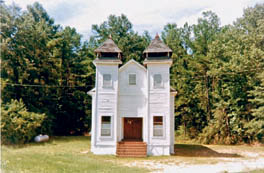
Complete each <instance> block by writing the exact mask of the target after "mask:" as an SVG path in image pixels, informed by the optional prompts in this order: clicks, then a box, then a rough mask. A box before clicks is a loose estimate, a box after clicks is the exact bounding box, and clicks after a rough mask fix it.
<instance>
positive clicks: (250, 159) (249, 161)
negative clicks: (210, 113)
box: [121, 144, 264, 173]
mask: <svg viewBox="0 0 264 173" xmlns="http://www.w3.org/2000/svg"><path fill="white" fill-rule="evenodd" d="M247 149H248V150H247ZM252 150H253V151H252ZM175 151H178V153H177V154H175V155H173V156H168V157H150V158H147V159H144V160H134V161H132V160H130V161H127V160H126V161H124V160H123V161H124V162H123V161H122V160H121V162H122V163H121V164H123V165H125V166H128V167H142V168H147V169H149V170H150V171H151V172H155V173H159V172H169V173H170V172H177V173H190V172H210V173H219V172H248V171H251V170H256V169H264V152H263V151H264V148H263V147H259V148H257V149H256V148H245V147H244V146H243V147H235V146H230V147H228V146H213V147H212V148H210V147H209V146H202V145H187V144H186V145H178V148H177V149H176V150H175Z"/></svg>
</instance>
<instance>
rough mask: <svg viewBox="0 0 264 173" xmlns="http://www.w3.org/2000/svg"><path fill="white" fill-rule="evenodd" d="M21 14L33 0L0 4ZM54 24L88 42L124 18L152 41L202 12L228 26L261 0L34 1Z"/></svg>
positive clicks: (194, 18) (9, 1) (7, 0)
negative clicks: (112, 18)
mask: <svg viewBox="0 0 264 173" xmlns="http://www.w3.org/2000/svg"><path fill="white" fill-rule="evenodd" d="M4 1H5V3H6V4H8V5H10V4H12V3H13V2H14V3H15V4H17V5H18V6H20V7H21V8H22V9H23V10H25V9H26V6H27V5H30V4H33V3H34V2H35V1H36V0H4ZM38 2H39V3H40V4H42V6H43V7H44V9H45V10H46V11H47V12H48V14H49V15H50V16H51V17H52V18H54V19H55V23H57V24H60V25H62V26H71V27H74V28H76V30H77V31H78V32H79V33H80V34H82V35H83V37H84V38H85V39H88V38H89V36H90V35H92V32H91V27H92V25H93V24H101V23H102V22H104V21H106V20H107V17H108V16H109V15H110V14H114V15H117V16H119V15H121V14H125V15H126V16H127V17H128V19H129V21H130V22H131V23H132V24H133V29H134V30H135V31H136V32H138V33H139V34H142V33H143V32H144V31H145V30H146V31H149V33H150V34H151V36H152V37H154V36H155V34H156V33H159V34H160V33H161V31H162V30H163V27H164V26H165V25H166V24H168V23H176V24H177V25H178V26H183V24H184V23H185V22H188V24H195V23H196V22H197V19H198V18H199V17H201V16H202V12H204V11H208V10H211V11H213V12H215V13H216V14H217V15H218V17H219V18H220V19H221V25H226V24H232V23H233V21H235V20H236V19H237V18H238V17H241V16H242V15H243V10H244V9H245V8H247V7H253V6H254V5H255V4H257V3H264V0H38Z"/></svg>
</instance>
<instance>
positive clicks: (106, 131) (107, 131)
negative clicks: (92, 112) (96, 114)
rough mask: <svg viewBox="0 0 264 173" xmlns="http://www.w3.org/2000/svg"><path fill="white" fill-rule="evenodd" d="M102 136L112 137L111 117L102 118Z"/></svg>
mask: <svg viewBox="0 0 264 173" xmlns="http://www.w3.org/2000/svg"><path fill="white" fill-rule="evenodd" d="M101 136H103V137H107V136H111V116H102V118H101Z"/></svg>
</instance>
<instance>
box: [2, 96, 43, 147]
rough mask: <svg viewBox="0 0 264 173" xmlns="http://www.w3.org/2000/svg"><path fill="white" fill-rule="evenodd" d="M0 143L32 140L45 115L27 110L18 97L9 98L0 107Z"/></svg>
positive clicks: (18, 142) (17, 142)
mask: <svg viewBox="0 0 264 173" xmlns="http://www.w3.org/2000/svg"><path fill="white" fill-rule="evenodd" d="M1 116H2V117H1V133H2V135H1V143H4V144H10V143H12V144H21V143H26V142H29V141H30V140H32V138H33V137H34V136H36V133H37V129H38V128H39V127H40V126H41V124H42V122H43V121H44V119H45V117H46V115H45V114H39V113H34V112H28V110H27V108H26V107H25V104H24V103H23V101H22V100H21V99H20V100H19V101H17V100H11V102H10V103H7V104H4V105H2V108H1Z"/></svg>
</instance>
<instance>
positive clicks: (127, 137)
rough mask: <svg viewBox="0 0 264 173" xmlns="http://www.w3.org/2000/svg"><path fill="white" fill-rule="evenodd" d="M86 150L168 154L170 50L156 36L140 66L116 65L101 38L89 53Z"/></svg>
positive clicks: (110, 44) (118, 58)
mask: <svg viewBox="0 0 264 173" xmlns="http://www.w3.org/2000/svg"><path fill="white" fill-rule="evenodd" d="M95 53H96V55H97V58H96V59H95V60H94V61H93V63H94V65H95V66H96V83H95V88H94V89H92V90H91V91H89V92H88V94H89V95H91V96H92V130H91V151H92V152H93V153H94V154H114V155H117V156H120V157H145V156H147V155H170V154H172V153H174V97H175V95H176V91H175V90H174V89H172V88H171V87H170V66H171V65H172V59H171V54H172V50H171V49H170V48H169V47H168V46H166V45H165V44H164V43H163V42H162V41H161V40H160V38H159V36H158V35H156V37H155V39H154V40H152V42H151V43H150V45H149V46H148V47H147V48H146V49H145V50H144V52H143V56H144V57H145V60H144V62H143V65H142V64H140V63H138V62H136V61H135V60H133V59H131V60H130V61H128V62H127V63H126V64H124V65H121V64H122V51H121V50H120V49H119V48H118V47H117V46H116V44H115V43H114V41H113V40H112V39H111V37H110V38H109V39H107V40H106V41H105V42H104V43H103V44H102V45H101V46H100V47H99V48H97V49H96V50H95Z"/></svg>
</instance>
